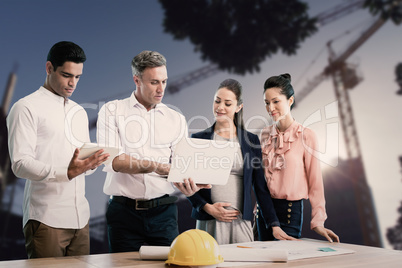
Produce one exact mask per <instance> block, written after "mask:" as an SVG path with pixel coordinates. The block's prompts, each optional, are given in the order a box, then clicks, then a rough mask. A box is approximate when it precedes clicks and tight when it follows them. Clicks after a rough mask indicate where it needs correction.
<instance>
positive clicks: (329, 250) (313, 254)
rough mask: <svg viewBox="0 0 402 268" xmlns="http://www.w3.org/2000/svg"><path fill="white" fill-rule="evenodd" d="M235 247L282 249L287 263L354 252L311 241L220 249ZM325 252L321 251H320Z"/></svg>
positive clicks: (257, 242) (260, 243)
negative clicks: (285, 254)
mask: <svg viewBox="0 0 402 268" xmlns="http://www.w3.org/2000/svg"><path fill="white" fill-rule="evenodd" d="M237 246H243V247H251V248H254V249H272V250H273V249H275V250H278V249H282V250H283V249H284V250H287V251H288V261H290V260H299V259H307V258H317V257H325V256H334V255H342V254H351V253H354V252H355V251H353V250H350V249H345V248H342V247H340V246H337V244H336V243H333V244H330V243H329V242H328V246H323V244H322V242H312V241H303V240H297V241H290V240H286V241H285V240H282V241H254V242H247V243H239V244H230V245H221V246H220V247H221V248H223V247H228V248H236V247H237ZM323 248H325V249H326V250H325V251H323V250H322V249H323Z"/></svg>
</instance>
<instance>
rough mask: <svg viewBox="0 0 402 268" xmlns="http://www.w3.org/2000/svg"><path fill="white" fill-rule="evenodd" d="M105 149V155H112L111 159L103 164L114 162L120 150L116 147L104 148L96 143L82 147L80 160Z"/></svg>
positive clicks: (85, 144)
mask: <svg viewBox="0 0 402 268" xmlns="http://www.w3.org/2000/svg"><path fill="white" fill-rule="evenodd" d="M100 149H103V150H104V153H108V154H110V157H109V158H108V159H107V160H106V161H105V162H103V164H105V165H107V164H109V163H111V161H113V159H114V158H115V157H116V156H117V155H118V153H119V149H118V148H115V147H102V146H99V145H98V144H96V143H89V142H88V143H84V145H82V146H81V148H80V154H79V155H78V159H85V158H87V157H89V156H91V155H92V154H94V153H95V152H96V151H98V150H100Z"/></svg>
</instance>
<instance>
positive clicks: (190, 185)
mask: <svg viewBox="0 0 402 268" xmlns="http://www.w3.org/2000/svg"><path fill="white" fill-rule="evenodd" d="M173 184H174V186H176V188H177V189H179V190H180V192H182V193H183V194H184V195H185V196H187V197H189V196H192V195H193V194H195V193H196V192H198V191H199V190H201V189H211V187H212V185H211V184H196V183H195V182H194V181H193V179H191V178H189V179H184V180H183V182H174V183H173Z"/></svg>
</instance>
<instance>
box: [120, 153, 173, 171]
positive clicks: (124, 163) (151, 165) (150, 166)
mask: <svg viewBox="0 0 402 268" xmlns="http://www.w3.org/2000/svg"><path fill="white" fill-rule="evenodd" d="M112 165H113V170H114V171H116V172H121V173H128V174H142V173H151V172H157V173H158V174H164V173H166V174H167V173H168V171H166V172H164V169H166V165H164V164H161V163H158V162H154V161H150V160H145V159H137V158H134V157H130V156H128V155H127V154H122V155H119V156H117V157H115V158H114V159H113V163H112Z"/></svg>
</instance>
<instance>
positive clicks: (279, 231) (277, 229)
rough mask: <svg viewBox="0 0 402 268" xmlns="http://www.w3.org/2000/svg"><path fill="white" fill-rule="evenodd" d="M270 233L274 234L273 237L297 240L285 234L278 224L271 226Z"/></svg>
mask: <svg viewBox="0 0 402 268" xmlns="http://www.w3.org/2000/svg"><path fill="white" fill-rule="evenodd" d="M272 234H273V235H274V237H275V238H276V239H279V240H297V239H296V238H294V237H291V236H289V235H287V234H286V233H285V232H284V231H283V230H282V228H281V227H279V226H273V227H272Z"/></svg>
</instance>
